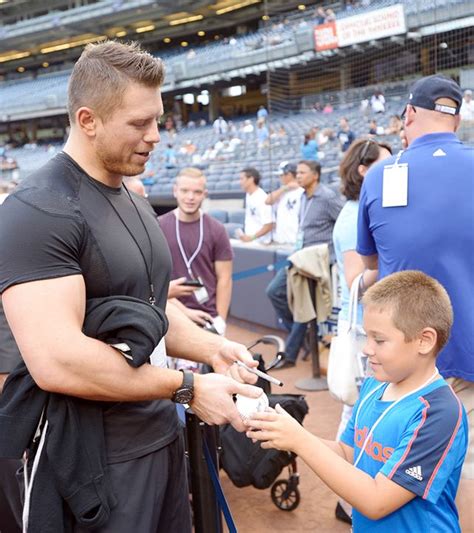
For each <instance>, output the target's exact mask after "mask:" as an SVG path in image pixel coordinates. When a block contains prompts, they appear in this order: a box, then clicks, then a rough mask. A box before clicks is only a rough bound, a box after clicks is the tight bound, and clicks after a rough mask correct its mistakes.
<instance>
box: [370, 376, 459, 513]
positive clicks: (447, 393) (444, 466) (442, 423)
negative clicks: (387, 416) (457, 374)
mask: <svg viewBox="0 0 474 533" xmlns="http://www.w3.org/2000/svg"><path fill="white" fill-rule="evenodd" d="M418 401H420V410H419V412H418V414H417V415H416V416H414V417H413V419H412V420H411V422H410V423H409V424H408V425H407V428H406V430H405V432H404V434H403V435H402V437H401V439H400V442H399V444H398V446H397V447H396V448H395V450H394V451H393V453H392V455H391V456H390V458H389V459H388V460H387V462H386V463H385V464H384V465H383V467H382V468H381V470H380V472H381V473H382V474H384V475H385V476H386V477H387V478H388V479H391V480H392V481H394V482H395V483H397V484H398V485H400V486H402V487H404V488H405V489H407V490H409V491H411V492H413V493H414V494H416V495H417V496H419V497H420V498H423V499H425V500H428V501H430V502H431V503H436V502H437V500H438V498H439V496H440V494H441V493H442V492H443V489H444V487H445V485H446V483H447V482H448V480H449V479H450V477H451V476H452V475H453V471H455V470H456V471H457V472H458V475H459V472H460V469H461V466H462V463H463V460H464V456H465V454H466V449H467V420H466V414H465V411H464V409H463V407H462V405H461V402H460V401H459V399H458V398H457V397H456V396H455V394H454V392H453V391H452V390H451V388H450V387H447V386H444V387H441V388H439V389H436V390H435V391H432V392H430V393H429V394H427V395H425V396H420V397H419V398H418Z"/></svg>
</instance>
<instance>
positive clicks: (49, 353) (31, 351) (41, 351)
mask: <svg viewBox="0 0 474 533" xmlns="http://www.w3.org/2000/svg"><path fill="white" fill-rule="evenodd" d="M2 300H3V306H4V309H5V314H6V317H7V320H8V323H9V325H10V328H11V330H12V333H13V335H14V337H15V340H16V342H17V344H18V348H19V349H20V352H21V354H22V357H23V359H24V361H25V363H26V364H27V366H28V369H29V371H30V372H31V374H32V376H33V377H34V378H35V380H37V382H41V381H42V380H43V379H44V377H45V373H48V372H49V371H52V370H53V369H54V365H55V363H56V362H58V361H59V360H60V358H61V354H62V353H67V352H68V351H69V350H68V348H70V346H71V343H73V342H75V340H76V339H77V338H78V337H79V336H81V335H82V324H83V321H84V312H85V286H84V279H83V277H82V276H81V275H72V276H66V277H60V278H53V279H47V280H39V281H32V282H27V283H21V284H18V285H13V286H12V287H9V288H8V289H7V290H6V291H5V292H4V293H3V295H2Z"/></svg>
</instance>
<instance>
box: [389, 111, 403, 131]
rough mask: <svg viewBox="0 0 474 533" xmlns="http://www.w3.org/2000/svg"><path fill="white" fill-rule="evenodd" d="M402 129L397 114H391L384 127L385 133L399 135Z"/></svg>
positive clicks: (400, 120) (401, 123)
mask: <svg viewBox="0 0 474 533" xmlns="http://www.w3.org/2000/svg"><path fill="white" fill-rule="evenodd" d="M402 129H403V122H402V119H401V118H400V117H399V116H398V115H392V116H391V117H390V120H389V122H388V127H387V128H386V129H385V135H400V132H401V131H402Z"/></svg>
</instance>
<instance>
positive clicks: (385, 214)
mask: <svg viewBox="0 0 474 533" xmlns="http://www.w3.org/2000/svg"><path fill="white" fill-rule="evenodd" d="M461 104H462V92H461V89H460V88H459V86H458V84H457V83H456V82H454V81H453V80H452V79H450V78H447V77H445V76H442V75H433V76H428V77H425V78H421V79H419V80H418V81H417V82H416V83H415V84H414V85H413V87H412V88H411V90H410V97H409V99H408V104H407V106H406V109H405V135H406V139H407V142H408V149H407V150H405V151H404V152H403V153H402V154H401V156H400V157H398V156H397V157H393V158H390V159H387V160H386V161H384V162H383V164H382V163H380V164H378V165H375V166H374V167H373V168H371V169H370V170H369V172H368V173H367V175H366V177H365V179H364V183H363V185H362V191H361V196H360V207H359V221H358V235H357V251H358V253H359V254H361V255H362V256H363V259H364V263H365V265H366V267H367V268H371V269H374V268H377V266H378V269H379V276H380V277H381V278H383V277H384V276H387V275H389V274H390V273H392V272H396V271H398V270H407V269H414V270H421V271H423V272H426V273H427V274H429V275H430V276H433V277H434V278H436V279H437V280H438V281H439V282H440V283H441V284H442V285H443V286H444V287H445V288H446V290H447V291H448V294H449V296H450V298H451V302H452V304H453V309H454V317H455V320H454V324H453V329H452V332H451V337H450V339H449V341H448V343H447V345H446V347H445V348H444V349H443V350H442V351H441V352H440V354H439V357H438V360H437V367H438V369H439V371H440V372H441V374H442V376H443V377H445V378H449V381H450V382H451V383H452V385H453V388H454V390H455V391H456V392H457V393H458V395H459V397H460V399H461V400H462V401H463V402H464V403H465V407H466V411H467V414H468V418H469V433H470V445H469V450H468V454H467V456H466V462H465V465H464V469H463V477H465V478H466V479H465V480H463V481H462V484H461V489H460V495H462V496H463V497H465V498H466V500H465V501H466V502H469V512H472V505H471V504H472V499H473V498H474V492H473V479H474V403H473V399H474V365H473V351H472V346H473V345H474V327H473V326H474V307H473V305H472V295H473V294H474V276H473V272H474V254H473V253H472V251H473V250H474V232H473V231H472V228H473V227H474V209H473V208H472V203H471V202H470V201H469V200H468V199H469V198H472V190H473V181H472V169H473V168H474V154H473V151H472V149H471V148H469V147H468V146H465V145H463V144H462V143H461V142H460V141H459V140H458V138H457V137H456V135H455V131H456V130H457V128H458V126H459V122H460V117H459V112H460V108H461ZM389 165H395V166H394V167H392V168H393V171H392V172H391V173H390V174H388V172H389V171H388V170H387V169H385V166H389ZM404 165H405V166H404ZM407 174H408V176H407ZM388 175H389V177H390V180H391V183H392V184H393V188H391V189H388V188H387V189H385V188H383V187H382V182H383V183H384V184H385V180H384V176H388ZM407 182H408V183H407ZM465 510H466V511H467V509H465ZM471 516H472V515H471Z"/></svg>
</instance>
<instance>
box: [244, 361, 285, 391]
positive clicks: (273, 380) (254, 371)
mask: <svg viewBox="0 0 474 533" xmlns="http://www.w3.org/2000/svg"><path fill="white" fill-rule="evenodd" d="M235 363H236V364H237V365H238V366H240V367H242V368H245V370H247V371H248V372H251V373H252V374H255V375H256V376H258V377H259V378H262V379H264V380H266V381H269V382H270V383H273V384H274V385H278V386H279V387H283V382H282V381H280V380H279V379H276V378H274V377H273V376H269V375H268V374H265V372H262V371H261V370H258V369H257V368H251V367H249V366H247V365H246V364H245V363H242V361H235Z"/></svg>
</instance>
